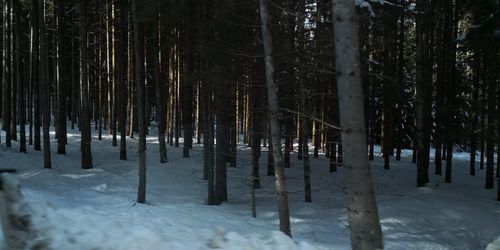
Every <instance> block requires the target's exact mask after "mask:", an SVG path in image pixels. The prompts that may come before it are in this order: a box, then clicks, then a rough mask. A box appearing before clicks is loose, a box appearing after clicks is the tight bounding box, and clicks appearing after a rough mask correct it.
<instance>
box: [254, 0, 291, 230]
mask: <svg viewBox="0 0 500 250" xmlns="http://www.w3.org/2000/svg"><path fill="white" fill-rule="evenodd" d="M259 11H260V22H261V24H260V26H261V31H262V43H263V47H264V63H265V67H266V83H267V101H268V110H269V124H270V134H271V138H270V139H271V143H272V155H273V165H274V172H275V177H276V194H277V196H278V213H279V222H280V230H281V231H282V232H283V233H285V234H287V235H289V236H291V235H292V230H291V227H290V211H289V209H288V195H287V192H286V185H285V170H284V165H283V153H282V150H281V137H280V135H281V129H280V121H279V107H278V95H277V93H276V84H275V82H274V62H273V49H272V44H273V43H272V37H271V32H270V31H269V22H268V16H269V14H268V10H267V0H259Z"/></svg>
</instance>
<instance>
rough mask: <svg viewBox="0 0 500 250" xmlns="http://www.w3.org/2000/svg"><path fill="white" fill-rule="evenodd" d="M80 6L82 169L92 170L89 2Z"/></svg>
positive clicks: (84, 1) (81, 1) (84, 0)
mask: <svg viewBox="0 0 500 250" xmlns="http://www.w3.org/2000/svg"><path fill="white" fill-rule="evenodd" d="M79 4H80V90H81V95H80V103H81V114H80V116H81V118H80V119H81V131H82V132H81V137H82V139H81V151H82V168H83V169H90V168H92V152H91V145H90V142H91V139H92V137H91V131H90V110H89V109H90V105H89V82H88V60H89V58H88V44H87V29H88V27H87V26H88V23H87V1H86V0H79Z"/></svg>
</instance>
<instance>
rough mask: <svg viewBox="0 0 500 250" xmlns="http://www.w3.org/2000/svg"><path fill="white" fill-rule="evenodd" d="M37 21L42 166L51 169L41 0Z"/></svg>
mask: <svg viewBox="0 0 500 250" xmlns="http://www.w3.org/2000/svg"><path fill="white" fill-rule="evenodd" d="M38 4H39V5H38V9H39V10H40V11H39V15H38V17H39V19H38V22H39V24H40V70H39V73H40V75H39V81H40V94H41V99H42V101H41V104H42V105H41V106H42V111H43V159H44V160H43V166H44V168H52V161H51V157H50V134H49V132H50V131H49V129H50V118H51V117H50V96H49V95H50V94H49V83H48V81H47V59H48V57H47V39H46V34H45V32H46V29H45V7H44V6H45V1H44V0H41V1H39V2H38Z"/></svg>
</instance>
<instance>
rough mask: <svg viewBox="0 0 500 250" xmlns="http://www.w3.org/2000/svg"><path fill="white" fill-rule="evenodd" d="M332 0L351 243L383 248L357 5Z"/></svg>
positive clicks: (367, 247)
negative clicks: (368, 138) (369, 145)
mask: <svg viewBox="0 0 500 250" xmlns="http://www.w3.org/2000/svg"><path fill="white" fill-rule="evenodd" d="M332 1H333V20H335V22H334V30H335V32H334V33H335V34H336V39H335V55H336V57H335V60H336V75H337V85H338V95H339V110H340V125H341V128H342V142H343V145H344V147H345V151H344V152H345V159H344V166H345V168H346V170H347V173H348V175H347V180H348V182H347V197H348V198H347V200H348V209H347V211H348V218H349V228H350V231H351V247H352V249H367V250H368V249H370V250H372V249H382V248H383V239H382V230H381V228H380V222H379V217H378V209H377V203H376V200H375V194H374V190H373V183H372V177H371V170H370V164H369V162H368V148H367V141H366V131H365V114H364V110H363V109H364V105H363V100H364V98H363V89H362V83H361V72H360V66H359V65H360V54H359V40H358V39H359V38H358V35H359V34H358V24H357V17H356V6H355V3H354V1H350V0H332Z"/></svg>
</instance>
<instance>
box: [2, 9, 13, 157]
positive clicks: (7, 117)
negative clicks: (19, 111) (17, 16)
mask: <svg viewBox="0 0 500 250" xmlns="http://www.w3.org/2000/svg"><path fill="white" fill-rule="evenodd" d="M9 24H10V1H3V30H2V31H3V32H2V34H3V72H2V82H3V89H2V94H3V103H2V127H3V129H4V130H5V146H6V147H9V148H10V147H11V146H12V144H11V140H12V134H11V133H12V130H11V118H12V117H11V115H12V114H11V95H10V94H11V93H10V92H11V79H10V77H11V72H10V71H11V67H10V65H11V60H10V59H11V54H10V52H11V50H10V41H11V39H10V27H9V26H10V25H9Z"/></svg>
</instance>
